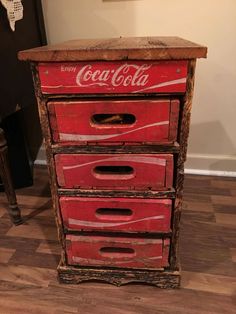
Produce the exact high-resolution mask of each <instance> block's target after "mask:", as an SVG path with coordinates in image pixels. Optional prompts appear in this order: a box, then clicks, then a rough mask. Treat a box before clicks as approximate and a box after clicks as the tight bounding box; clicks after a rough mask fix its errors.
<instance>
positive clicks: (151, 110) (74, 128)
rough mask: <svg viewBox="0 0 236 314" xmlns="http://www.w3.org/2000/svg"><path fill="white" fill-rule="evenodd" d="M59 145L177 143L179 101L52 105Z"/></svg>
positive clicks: (53, 130)
mask: <svg viewBox="0 0 236 314" xmlns="http://www.w3.org/2000/svg"><path fill="white" fill-rule="evenodd" d="M48 108H49V112H50V123H51V129H52V135H53V139H54V141H55V142H78V143H80V144H81V143H84V144H86V143H87V142H98V143H99V142H101V143H105V142H109V143H111V142H113V143H114V142H153V143H158V142H159V143H168V142H174V141H175V140H176V136H177V127H178V116H179V101H178V100H172V101H170V100H168V99H166V100H165V99H162V100H150V99H146V100H126V101H124V100H122V101H115V100H94V101H65V102H62V101H55V102H50V103H49V104H48Z"/></svg>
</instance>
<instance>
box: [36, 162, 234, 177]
mask: <svg viewBox="0 0 236 314" xmlns="http://www.w3.org/2000/svg"><path fill="white" fill-rule="evenodd" d="M34 164H35V165H40V166H46V165H47V162H46V160H43V159H36V160H35V162H34ZM184 173H186V174H196V175H201V176H219V177H236V172H234V171H218V170H204V169H189V168H187V169H185V170H184Z"/></svg>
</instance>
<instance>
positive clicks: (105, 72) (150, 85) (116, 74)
mask: <svg viewBox="0 0 236 314" xmlns="http://www.w3.org/2000/svg"><path fill="white" fill-rule="evenodd" d="M39 77H40V82H41V90H42V93H44V94H77V93H79V94H90V93H92V94H102V93H105V94H109V93H116V94H120V93H121V94H122V93H184V92H185V90H186V77H187V61H158V62H157V61H127V62H119V61H115V62H89V63H88V62H74V63H73V62H72V63H58V62H55V63H40V64H39Z"/></svg>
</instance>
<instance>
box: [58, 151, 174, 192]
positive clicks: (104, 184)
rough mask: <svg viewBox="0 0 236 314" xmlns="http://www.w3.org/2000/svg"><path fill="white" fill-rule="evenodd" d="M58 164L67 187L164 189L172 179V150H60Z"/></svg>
mask: <svg viewBox="0 0 236 314" xmlns="http://www.w3.org/2000/svg"><path fill="white" fill-rule="evenodd" d="M55 165H56V173H57V181H58V184H59V186H61V187H64V188H76V187H80V188H91V187H93V188H104V189H123V188H125V189H130V188H133V189H144V190H145V189H149V188H152V189H153V190H157V189H159V190H165V189H168V188H171V186H172V181H173V156H172V155H170V154H159V155H158V154H155V155H152V154H142V155H141V154H58V155H56V156H55ZM101 167H102V168H101ZM104 167H105V168H104ZM107 167H112V168H107ZM121 167H123V168H121ZM104 169H105V171H104ZM107 170H108V172H107ZM119 170H122V171H121V172H120V171H119Z"/></svg>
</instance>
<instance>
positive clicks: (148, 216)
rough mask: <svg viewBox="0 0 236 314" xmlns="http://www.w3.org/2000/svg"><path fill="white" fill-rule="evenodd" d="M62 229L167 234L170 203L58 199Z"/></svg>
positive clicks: (162, 201) (131, 200)
mask: <svg viewBox="0 0 236 314" xmlns="http://www.w3.org/2000/svg"><path fill="white" fill-rule="evenodd" d="M59 202H60V207H61V214H62V218H63V223H64V226H65V227H66V228H67V229H72V230H77V231H84V230H85V231H92V230H96V231H126V232H137V231H138V232H169V231H170V217H171V206H172V202H171V200H164V199H141V200H140V199H129V198H84V197H61V198H60V201H59Z"/></svg>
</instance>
